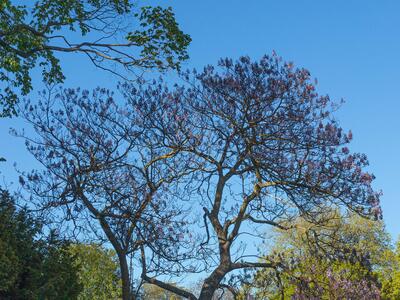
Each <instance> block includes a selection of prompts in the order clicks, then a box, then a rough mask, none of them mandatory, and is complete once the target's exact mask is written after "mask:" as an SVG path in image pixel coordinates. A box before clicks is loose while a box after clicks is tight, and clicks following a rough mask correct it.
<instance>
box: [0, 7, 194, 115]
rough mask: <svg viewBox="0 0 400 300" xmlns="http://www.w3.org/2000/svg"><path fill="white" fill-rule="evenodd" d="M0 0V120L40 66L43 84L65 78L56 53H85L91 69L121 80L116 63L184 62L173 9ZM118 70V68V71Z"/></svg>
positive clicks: (128, 66) (161, 65)
mask: <svg viewBox="0 0 400 300" xmlns="http://www.w3.org/2000/svg"><path fill="white" fill-rule="evenodd" d="M29 2H30V1H27V4H26V5H18V4H17V3H20V2H18V1H11V0H0V81H1V82H2V83H1V85H0V116H2V117H4V116H11V115H13V114H15V104H16V102H17V99H18V95H20V94H21V95H26V94H28V93H29V92H30V91H31V90H32V82H31V71H32V69H34V68H35V67H39V68H40V70H41V73H42V78H43V81H44V82H45V83H47V84H53V83H61V82H63V80H64V74H63V71H62V68H61V65H60V62H59V59H58V58H57V55H56V53H57V52H64V53H82V54H85V55H86V56H87V57H88V59H89V60H91V62H93V64H94V65H96V66H97V67H99V68H101V69H106V70H108V71H111V72H113V73H117V74H118V75H121V76H122V74H123V73H122V72H119V71H118V68H115V64H117V65H120V66H121V67H122V69H124V70H128V71H132V70H133V69H135V68H138V67H139V68H157V69H160V70H165V69H168V68H172V69H178V68H179V66H180V62H181V61H182V60H185V59H187V57H188V56H187V52H186V48H187V46H188V44H189V42H190V37H189V36H188V35H186V34H184V33H183V32H182V31H181V30H180V29H179V27H178V24H177V23H176V21H175V17H174V14H173V12H172V10H171V8H162V7H150V6H145V7H141V8H140V9H139V8H137V7H136V6H135V5H134V4H135V2H136V1H133V0H132V1H130V0H63V1H61V0H36V1H32V2H31V3H29ZM122 69H121V70H122Z"/></svg>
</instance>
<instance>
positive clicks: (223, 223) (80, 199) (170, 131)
mask: <svg viewBox="0 0 400 300" xmlns="http://www.w3.org/2000/svg"><path fill="white" fill-rule="evenodd" d="M217 70H219V71H217ZM182 76H183V78H184V79H185V80H186V83H185V84H183V86H174V87H172V88H171V87H168V85H167V84H164V83H162V82H157V81H155V82H154V83H152V84H124V85H122V87H121V89H122V92H123V95H124V96H125V97H126V100H127V101H126V103H127V105H126V106H123V107H120V106H118V105H117V104H116V103H115V101H113V97H111V95H110V94H107V92H105V91H103V92H102V90H101V89H100V90H98V91H95V92H94V94H93V95H89V93H88V92H82V93H81V94H79V93H76V92H74V91H71V90H69V91H65V92H63V93H61V94H60V95H59V96H56V99H57V101H58V104H56V105H55V106H53V105H52V99H53V97H50V98H49V99H48V100H47V102H42V103H39V104H38V105H37V106H31V105H29V104H27V105H26V106H24V107H22V108H21V109H22V111H23V113H21V114H22V115H23V117H24V118H25V119H27V120H28V121H29V122H30V123H32V124H33V125H34V127H35V129H36V132H37V134H38V135H39V138H34V139H33V138H28V140H30V143H31V144H30V145H28V147H29V150H30V151H31V152H32V153H33V154H34V155H35V157H36V159H37V160H39V161H40V162H41V163H42V164H43V165H44V166H45V168H46V170H47V171H46V173H44V174H43V175H40V174H38V173H36V172H34V173H32V174H27V176H25V179H23V181H24V182H23V183H24V185H25V186H27V187H28V189H29V190H30V191H31V192H32V193H33V194H36V195H37V196H38V197H37V198H36V200H38V202H37V204H38V205H39V207H42V209H45V208H53V207H58V208H62V209H63V212H64V213H65V215H64V218H61V216H60V213H59V212H58V213H57V214H55V215H54V218H56V216H57V218H59V219H60V220H63V221H68V220H71V221H72V222H75V223H73V224H74V228H78V229H79V228H80V226H86V228H88V229H90V230H92V231H93V229H99V228H101V229H102V232H103V234H105V235H106V237H107V239H108V241H109V242H110V243H111V244H112V245H113V247H114V249H115V250H116V252H117V255H118V257H119V259H120V265H121V271H122V273H123V274H122V275H123V276H122V277H123V278H122V282H123V284H124V282H125V285H124V286H125V290H124V299H128V298H129V297H130V294H131V293H130V292H131V291H130V288H129V287H127V286H128V284H129V275H126V274H129V270H127V266H128V264H127V259H126V257H127V255H128V254H130V253H138V252H137V251H139V253H140V258H139V261H140V262H141V273H142V274H141V278H142V279H143V280H144V281H146V282H147V283H151V284H155V285H158V286H160V287H162V288H164V289H166V290H168V291H171V292H174V293H176V294H177V295H179V296H182V297H185V298H189V299H203V300H204V299H211V298H212V297H213V295H215V293H216V291H217V290H218V289H229V290H230V291H231V292H232V291H234V287H233V286H232V284H231V279H232V280H233V279H235V278H234V277H235V275H236V274H238V272H239V271H240V270H254V269H258V268H272V269H278V268H282V267H284V266H283V265H282V262H281V261H280V260H279V257H278V258H277V257H273V256H271V257H266V258H265V257H264V258H263V261H259V260H258V257H257V256H256V255H252V252H250V251H249V250H248V249H246V243H244V242H248V241H249V239H248V238H247V239H245V240H244V239H243V238H242V237H243V236H244V235H249V236H251V237H254V238H257V237H259V238H263V236H264V235H263V234H262V233H264V230H265V229H266V228H268V226H272V227H278V228H281V229H285V228H290V227H291V226H294V225H295V220H296V219H298V218H299V217H301V218H303V219H304V220H306V221H307V222H310V223H316V222H323V221H324V220H323V219H324V218H323V216H324V212H326V211H327V209H332V208H335V207H336V208H337V207H339V208H346V209H350V210H352V211H354V212H356V213H357V214H360V215H363V216H375V217H376V218H380V216H381V210H380V206H379V196H380V194H379V193H377V192H375V191H374V190H373V188H372V186H371V183H372V180H373V179H374V177H373V175H371V174H369V173H368V172H366V171H365V167H366V166H367V165H368V161H367V158H366V156H365V155H364V154H358V153H350V151H349V149H348V148H347V146H346V144H348V143H349V142H350V140H351V139H352V134H351V132H348V133H345V132H344V131H343V130H342V129H341V128H340V127H339V125H338V123H337V122H336V121H335V120H334V119H333V117H332V116H331V112H332V110H334V109H335V106H333V107H332V102H331V101H330V99H329V97H328V96H320V95H318V94H317V93H316V91H315V86H314V84H313V82H312V81H311V80H310V74H309V72H308V71H307V70H304V69H296V68H294V66H293V65H292V64H290V63H282V62H281V60H280V59H279V58H278V57H276V56H266V57H264V58H262V59H261V60H260V61H258V62H252V61H251V60H250V59H249V58H248V57H242V58H240V59H239V60H238V61H236V62H234V61H232V60H230V59H226V60H222V61H221V62H220V64H219V66H218V68H214V67H212V66H209V67H206V68H205V69H204V71H203V72H201V73H197V72H193V73H191V72H188V73H184V74H182ZM99 93H100V97H99ZM78 94H79V95H78ZM91 100H93V101H91ZM185 201H187V202H185ZM183 203H185V204H186V203H190V204H191V209H192V210H191V211H192V213H193V215H192V217H193V218H195V219H197V220H201V222H197V225H198V226H197V227H194V228H192V229H191V232H192V233H197V232H199V231H203V232H204V240H203V241H200V243H198V244H196V243H192V247H194V248H195V249H194V250H193V251H192V252H191V253H192V254H194V255H195V257H193V256H191V257H189V256H187V255H186V254H185V255H180V254H182V252H180V251H179V249H180V248H179V246H180V245H182V244H183V246H187V242H188V239H189V237H188V236H189V234H187V235H185V233H186V232H185V230H184V228H185V226H182V224H187V222H184V223H182V222H181V223H179V222H178V221H179V218H178V216H180V215H181V214H180V213H181V212H182V209H179V208H182V207H185V204H183ZM175 205H178V207H177V208H178V209H176V208H175ZM180 205H183V206H180ZM184 216H185V218H184V220H185V221H188V220H191V216H190V214H189V215H188V214H187V213H186V214H185V215H184ZM199 216H202V218H199ZM177 218H178V220H177ZM95 224H98V225H95ZM168 224H171V227H172V228H171V231H170V230H169V229H167V228H168V227H169V225H168ZM160 225H161V226H160ZM166 225H168V226H166ZM174 225H175V226H174ZM176 225H178V226H176ZM160 228H161V231H160ZM259 230H262V232H261V233H260V231H259ZM94 232H97V233H100V232H101V231H98V230H94ZM252 241H253V240H252ZM181 242H182V243H181ZM189 242H190V241H189ZM149 256H150V257H151V259H149ZM185 261H186V263H188V264H191V263H192V262H193V263H194V264H195V265H196V267H197V268H193V270H194V271H198V270H201V269H206V270H208V271H209V273H208V275H207V277H206V279H205V280H204V282H203V285H202V288H201V291H200V294H199V295H194V294H193V293H191V292H190V291H187V290H185V289H182V288H180V287H179V286H176V285H171V284H168V283H167V282H163V280H162V278H163V277H159V276H157V275H158V273H162V274H168V273H169V274H173V275H176V273H175V271H176V270H177V269H176V268H179V269H180V270H183V269H182V267H185V268H186V267H187V265H186V264H185ZM199 264H200V267H199ZM124 270H125V271H124ZM186 271H190V269H187V268H186ZM124 274H125V275H124Z"/></svg>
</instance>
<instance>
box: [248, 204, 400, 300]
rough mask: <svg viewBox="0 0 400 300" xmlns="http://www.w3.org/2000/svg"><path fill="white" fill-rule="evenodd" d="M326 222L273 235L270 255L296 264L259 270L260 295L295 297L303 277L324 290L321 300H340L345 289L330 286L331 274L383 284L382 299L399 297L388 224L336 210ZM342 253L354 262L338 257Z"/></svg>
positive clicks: (302, 222) (300, 223) (399, 279)
mask: <svg viewBox="0 0 400 300" xmlns="http://www.w3.org/2000/svg"><path fill="white" fill-rule="evenodd" d="M327 220H328V221H326V222H321V223H320V224H319V225H314V224H311V223H309V222H307V221H305V220H297V222H296V227H295V228H294V229H292V230H276V231H275V232H274V233H273V243H272V246H270V247H269V249H267V253H269V254H271V253H280V257H281V260H283V261H285V262H289V261H295V263H294V264H293V267H292V268H290V270H285V271H282V270H281V272H275V271H274V270H263V271H261V272H258V273H257V275H256V277H255V282H256V285H257V286H258V288H257V291H258V294H257V297H258V298H260V299H282V296H283V298H284V299H290V298H291V297H292V296H293V295H294V293H295V291H296V286H297V285H296V283H297V282H298V281H297V280H299V279H301V280H305V281H306V282H308V283H309V286H310V287H313V286H315V287H317V286H318V287H319V288H322V289H323V292H322V294H323V297H322V299H337V297H339V294H340V293H341V292H342V291H340V290H337V287H334V286H331V285H332V283H331V282H330V281H329V278H328V276H327V274H333V276H336V277H338V278H339V277H340V278H343V279H344V280H348V281H353V282H359V281H362V280H367V281H368V282H371V283H373V284H375V285H376V286H378V287H379V286H380V285H382V289H381V294H382V296H383V299H400V273H399V269H398V263H399V261H400V259H399V255H397V256H396V258H395V257H394V256H395V255H394V253H393V251H392V249H391V247H390V237H389V235H388V233H387V232H386V231H385V228H384V224H383V223H382V222H379V221H371V220H368V219H365V218H362V217H360V216H358V215H356V214H348V215H346V216H342V215H340V213H339V212H337V211H334V212H332V214H331V216H330V218H327ZM399 248H400V247H398V249H399ZM338 251H339V252H343V253H344V254H345V255H346V256H347V257H351V256H353V257H354V259H350V260H348V259H335V258H334V257H335V255H336V254H337V253H338ZM398 253H399V252H398ZM364 258H368V261H369V262H370V264H369V265H366V264H365V263H364V262H363V260H365V259H364ZM396 259H397V262H396ZM311 289H312V288H311ZM319 297H321V296H319Z"/></svg>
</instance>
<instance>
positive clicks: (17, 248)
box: [0, 190, 81, 299]
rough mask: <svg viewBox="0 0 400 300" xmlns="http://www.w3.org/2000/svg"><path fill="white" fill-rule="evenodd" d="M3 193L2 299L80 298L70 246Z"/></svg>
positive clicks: (0, 219) (0, 198)
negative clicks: (46, 230)
mask: <svg viewBox="0 0 400 300" xmlns="http://www.w3.org/2000/svg"><path fill="white" fill-rule="evenodd" d="M42 236H43V234H42V224H40V222H39V221H38V220H36V219H35V218H33V217H32V216H31V215H30V214H29V213H28V212H27V210H26V209H17V207H16V204H15V200H14V199H13V197H12V196H11V195H10V194H9V192H8V191H6V190H0V298H1V299H76V297H77V296H78V294H79V293H80V291H81V286H80V285H79V284H78V280H77V268H76V267H75V266H74V265H73V261H74V257H73V256H71V255H70V254H69V253H68V252H67V251H66V250H67V247H68V243H67V242H65V241H62V240H60V239H59V238H58V237H57V235H56V234H55V233H54V232H52V233H50V234H49V236H48V237H47V238H41V237H42Z"/></svg>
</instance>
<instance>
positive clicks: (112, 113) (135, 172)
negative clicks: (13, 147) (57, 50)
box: [14, 89, 188, 299]
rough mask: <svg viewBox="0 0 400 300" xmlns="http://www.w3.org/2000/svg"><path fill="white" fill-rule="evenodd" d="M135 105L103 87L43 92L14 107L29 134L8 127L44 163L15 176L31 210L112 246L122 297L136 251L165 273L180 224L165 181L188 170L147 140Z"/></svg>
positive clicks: (127, 294)
mask: <svg viewBox="0 0 400 300" xmlns="http://www.w3.org/2000/svg"><path fill="white" fill-rule="evenodd" d="M140 105H141V104H140V103H137V104H136V106H133V105H132V106H129V107H128V106H126V107H124V106H119V105H117V103H116V102H115V101H114V99H113V95H112V93H110V92H109V91H107V90H103V89H97V90H95V91H93V93H89V92H88V91H82V92H81V91H79V90H71V89H70V90H61V91H59V92H57V93H56V94H54V93H44V94H42V99H41V101H39V102H38V104H37V105H36V104H35V105H32V104H31V103H30V102H29V101H27V102H26V103H25V106H23V107H21V111H20V114H21V116H22V117H24V118H25V120H26V121H28V122H29V123H30V124H32V126H33V128H34V129H35V131H36V133H37V135H36V136H35V137H30V136H25V135H24V134H19V133H17V132H14V133H15V134H16V135H21V136H23V137H24V138H26V145H27V148H28V150H29V151H30V152H31V153H32V154H33V155H34V157H35V158H36V159H37V160H38V161H39V162H40V163H41V164H42V165H43V166H44V169H42V170H34V171H32V172H30V173H22V174H21V177H20V183H21V184H22V185H23V186H24V188H25V189H26V190H27V191H29V193H30V194H31V195H32V199H31V202H32V204H33V205H34V206H35V209H36V210H37V211H39V212H42V213H43V216H44V217H46V219H47V220H48V221H49V222H50V223H53V224H55V223H57V224H56V225H59V226H60V227H59V228H60V229H59V230H60V231H61V232H64V233H70V234H72V235H73V237H75V238H77V239H79V240H85V239H89V240H90V241H94V240H99V242H108V243H109V244H110V245H111V246H112V247H113V248H114V250H115V252H116V254H117V256H118V259H119V264H120V271H121V279H122V290H123V291H122V295H123V299H131V298H132V297H133V294H134V292H135V291H133V290H132V286H133V279H134V278H133V277H132V276H133V275H132V274H133V271H134V265H135V259H136V258H137V256H136V254H137V255H139V254H138V251H139V250H143V251H145V250H146V254H147V255H148V256H149V259H148V260H149V261H150V262H154V264H153V266H155V267H154V268H155V269H154V271H155V272H158V273H157V274H159V273H163V272H164V271H163V270H168V272H169V273H170V272H173V270H174V268H173V264H179V261H180V258H181V256H180V253H179V247H176V244H177V242H178V240H179V242H180V245H182V242H183V238H182V233H183V231H184V229H185V226H184V223H185V222H184V220H182V219H181V217H180V213H181V212H182V209H181V207H180V205H179V204H178V203H176V202H172V201H171V200H170V198H172V197H175V193H176V192H175V191H174V190H172V189H170V188H169V187H168V185H167V184H168V183H169V182H171V181H174V180H179V178H180V177H181V176H182V174H183V173H185V174H188V171H187V170H186V168H185V164H186V160H184V159H182V156H181V155H180V154H179V153H177V152H176V151H174V150H170V149H167V148H160V147H156V146H153V145H152V143H151V141H152V140H153V136H155V135H156V134H157V132H156V130H153V131H152V130H149V129H147V128H144V127H143V126H142V125H143V122H142V120H141V118H142V117H143V116H141V115H140V114H134V111H136V110H137V109H138V108H139V107H140ZM68 229H71V230H68ZM129 262H131V263H129ZM131 275H132V276H131ZM138 285H140V284H138ZM139 289H140V286H137V290H136V292H138V291H139Z"/></svg>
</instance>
